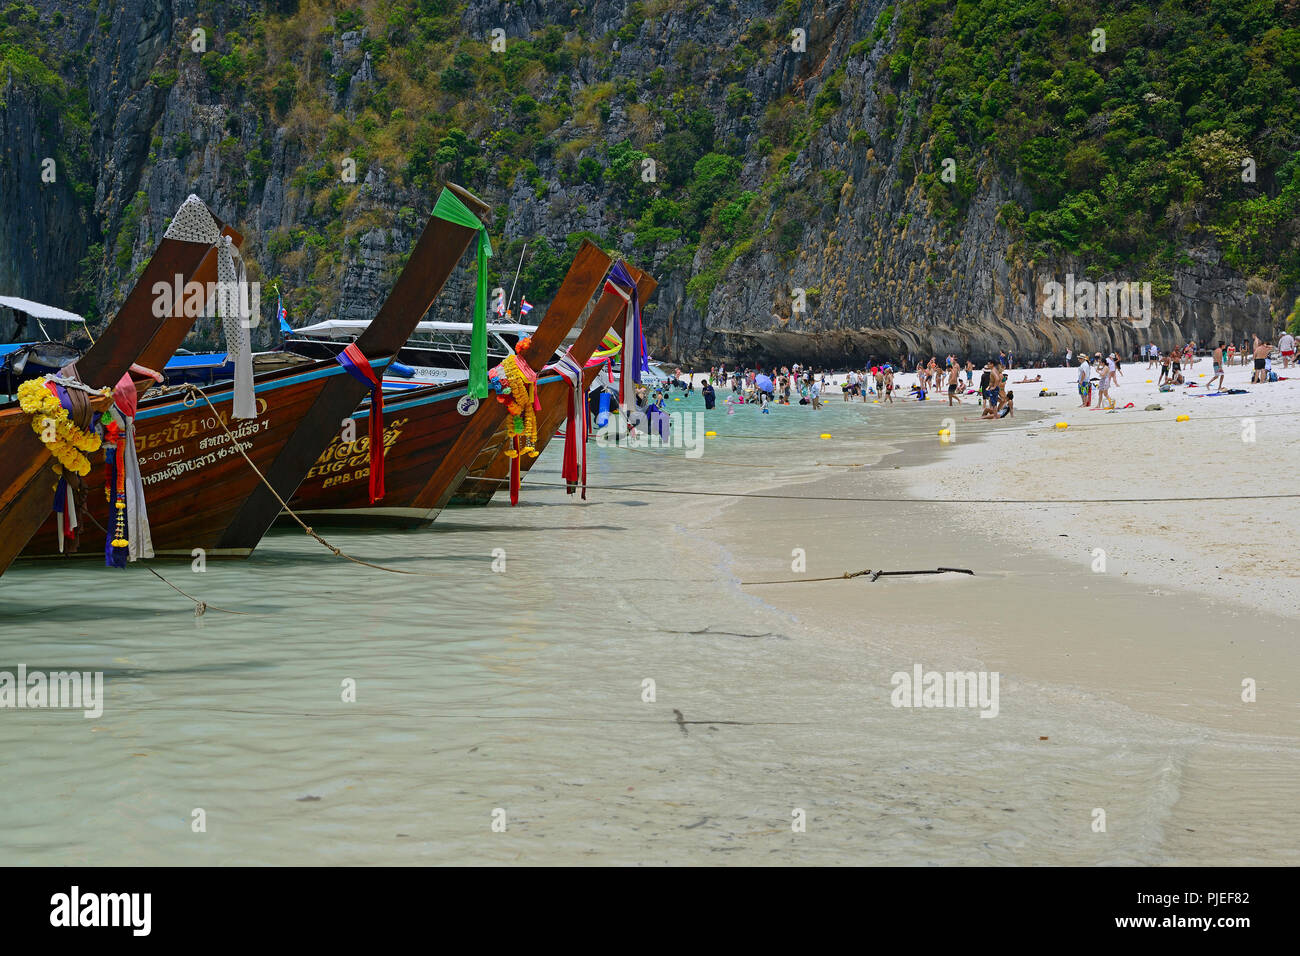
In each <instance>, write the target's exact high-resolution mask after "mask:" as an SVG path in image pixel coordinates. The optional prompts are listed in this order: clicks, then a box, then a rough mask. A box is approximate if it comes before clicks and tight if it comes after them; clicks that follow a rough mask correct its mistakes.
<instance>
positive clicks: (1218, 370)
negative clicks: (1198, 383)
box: [1205, 342, 1223, 391]
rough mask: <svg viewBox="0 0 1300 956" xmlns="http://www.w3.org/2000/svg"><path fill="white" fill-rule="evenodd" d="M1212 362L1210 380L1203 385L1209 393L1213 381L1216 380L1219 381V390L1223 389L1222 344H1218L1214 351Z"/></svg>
mask: <svg viewBox="0 0 1300 956" xmlns="http://www.w3.org/2000/svg"><path fill="white" fill-rule="evenodd" d="M1212 361H1213V362H1214V374H1212V375H1211V376H1210V380H1209V381H1208V382H1206V383H1205V389H1206V391H1209V390H1210V388H1211V387H1213V385H1214V381H1215V379H1218V381H1219V388H1220V389H1222V388H1223V343H1222V342H1220V343H1219V347H1218V348H1216V349H1215V350H1214V356H1213V359H1212Z"/></svg>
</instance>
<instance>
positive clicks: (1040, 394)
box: [1038, 388, 1056, 398]
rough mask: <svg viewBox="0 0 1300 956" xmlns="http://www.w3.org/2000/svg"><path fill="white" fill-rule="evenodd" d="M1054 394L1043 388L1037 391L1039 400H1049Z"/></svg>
mask: <svg viewBox="0 0 1300 956" xmlns="http://www.w3.org/2000/svg"><path fill="white" fill-rule="evenodd" d="M1055 394H1056V393H1055V392H1049V391H1048V390H1047V389H1045V388H1042V389H1039V390H1038V397H1039V398H1051V397H1052V396H1053V395H1055Z"/></svg>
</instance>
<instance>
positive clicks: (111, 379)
mask: <svg viewBox="0 0 1300 956" xmlns="http://www.w3.org/2000/svg"><path fill="white" fill-rule="evenodd" d="M187 209H189V210H191V211H193V212H194V213H195V214H196V215H197V214H199V212H200V210H201V213H202V215H204V216H207V218H208V221H209V222H210V223H211V224H212V229H213V234H212V235H211V236H210V237H209V238H211V239H213V240H215V243H223V242H228V243H229V244H230V245H231V246H232V247H233V248H234V249H238V248H239V246H240V245H241V244H242V242H243V237H242V236H241V235H240V234H239V233H238V232H236V231H235V230H233V229H231V228H230V227H228V226H226V225H225V224H224V223H221V222H220V221H219V220H217V219H216V218H215V217H213V216H212V215H211V213H210V212H208V210H207V207H206V206H204V205H203V203H202V201H201V200H199V199H198V197H196V196H190V197H189V199H187V200H186V202H185V204H184V205H183V206H182V207H181V210H182V211H184V210H187ZM180 216H181V211H178V213H177V217H176V218H179V217H180ZM175 221H176V219H175V218H174V219H173V222H175ZM216 252H217V248H216V245H215V244H214V242H213V241H203V240H201V239H199V238H198V237H196V236H193V235H188V234H181V231H180V230H172V229H171V228H169V229H168V232H167V234H166V235H165V236H164V237H163V239H162V241H161V242H160V243H159V244H158V248H157V249H156V250H155V251H154V254H153V256H152V257H151V258H150V260H149V262H148V264H147V265H146V266H145V269H144V272H143V273H142V274H141V275H140V278H139V279H138V280H137V281H136V284H135V287H134V288H133V289H132V290H131V292H130V294H129V295H128V296H127V297H126V300H125V301H124V302H123V303H122V307H121V308H120V309H119V310H118V312H117V314H116V315H115V316H114V317H113V320H112V321H111V322H110V323H109V324H108V326H107V327H106V328H105V329H104V330H103V332H101V333H100V336H99V338H98V339H96V340H95V341H94V343H93V344H92V345H91V347H90V348H89V349H88V350H87V351H86V353H85V354H84V355H82V356H81V357H80V358H79V359H78V360H77V361H76V363H75V365H74V366H72V367H69V368H68V369H65V372H66V373H67V374H68V375H69V376H75V378H77V379H79V380H80V381H81V382H83V383H85V384H87V385H89V386H91V387H92V388H97V387H108V388H113V387H115V386H118V385H119V384H120V383H121V382H122V380H123V379H124V377H125V376H126V375H127V374H128V372H131V373H133V374H132V380H133V385H134V390H135V393H136V395H135V397H136V398H138V396H139V394H140V393H141V392H142V391H143V390H144V389H146V388H148V386H149V385H151V384H152V379H148V378H147V376H144V375H140V376H139V377H138V378H137V377H136V375H135V370H136V369H138V368H139V367H140V366H145V367H147V368H149V369H154V368H160V367H161V364H162V361H164V360H165V358H166V356H159V355H158V354H157V353H156V352H154V351H151V350H150V348H149V346H150V345H151V343H152V342H153V341H154V340H155V339H156V338H157V337H159V336H160V335H161V334H162V333H164V332H165V331H167V330H169V329H175V330H179V331H180V332H181V337H182V338H183V337H184V335H185V334H186V333H188V331H189V329H190V327H191V326H192V325H193V323H194V319H195V317H196V315H197V312H195V311H194V310H192V309H191V310H189V314H188V315H187V314H186V313H187V309H186V304H187V299H186V297H185V296H183V295H182V296H175V297H169V301H167V302H163V303H160V300H159V297H158V295H157V292H156V289H157V287H159V286H160V285H162V286H167V287H169V288H170V287H174V286H179V287H181V288H182V289H185V288H193V286H192V285H191V284H193V283H196V284H198V286H199V287H202V288H206V287H207V286H208V285H209V284H210V283H212V282H214V281H215V280H216V279H217V278H218V266H217V255H216ZM188 301H192V299H191V300H188ZM151 363H152V364H151ZM106 405H107V403H101V402H92V403H91V406H90V407H91V410H92V411H93V412H102V411H104V409H105V407H106ZM31 418H32V416H30V415H29V414H28V413H27V412H25V411H23V410H22V409H21V407H19V406H18V405H17V404H13V405H10V406H7V407H4V408H0V574H2V573H3V572H4V571H5V570H6V569H7V568H8V567H9V565H10V564H11V563H12V562H13V560H14V558H15V557H16V556H17V555H18V554H19V553H20V552H21V551H22V550H23V548H24V547H25V546H26V545H27V544H28V542H29V541H30V540H31V539H32V537H33V535H34V534H36V532H37V530H38V529H39V528H40V526H41V524H42V522H44V521H46V520H47V518H49V515H50V511H51V502H52V501H54V499H55V497H56V496H55V489H56V488H57V487H58V486H59V479H60V474H58V473H56V467H55V466H56V462H55V460H54V457H53V455H52V454H51V452H50V450H49V447H48V446H47V445H46V444H45V443H44V442H43V441H42V440H41V438H40V437H38V435H37V434H36V432H35V431H33V429H32V425H31ZM83 424H88V423H83ZM102 459H103V456H102V455H100V456H99V460H100V461H101V462H102ZM90 497H91V498H95V497H98V496H97V495H90ZM69 524H71V517H70V516H69ZM51 543H53V542H51Z"/></svg>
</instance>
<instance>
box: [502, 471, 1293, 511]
mask: <svg viewBox="0 0 1300 956" xmlns="http://www.w3.org/2000/svg"><path fill="white" fill-rule="evenodd" d="M477 480H479V481H496V482H502V481H506V480H508V479H505V478H479V479H477ZM782 480H784V479H782ZM528 487H530V488H567V487H568V485H565V484H560V483H555V482H545V481H530V482H528ZM587 487H588V488H589V489H591V490H592V491H628V492H633V493H636V494H648V495H690V496H699V497H705V498H772V499H775V500H778V501H846V502H852V503H855V504H861V503H865V504H911V505H1125V504H1160V503H1162V502H1169V503H1171V504H1179V503H1183V502H1197V501H1273V500H1277V499H1282V498H1300V492H1297V493H1293V494H1275V495H1202V496H1198V497H1170V498H901V497H900V498H883V497H880V498H863V497H854V496H851V495H777V494H771V493H768V492H761V491H699V490H694V489H685V488H645V487H641V486H637V485H591V484H589V485H587Z"/></svg>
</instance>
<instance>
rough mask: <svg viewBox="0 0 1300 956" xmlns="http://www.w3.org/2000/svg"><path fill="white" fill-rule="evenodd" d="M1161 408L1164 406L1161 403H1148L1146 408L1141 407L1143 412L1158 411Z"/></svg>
mask: <svg viewBox="0 0 1300 956" xmlns="http://www.w3.org/2000/svg"><path fill="white" fill-rule="evenodd" d="M1163 408H1164V406H1163V405H1148V406H1147V407H1146V408H1144V409H1143V411H1144V412H1158V411H1161V410H1163Z"/></svg>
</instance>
